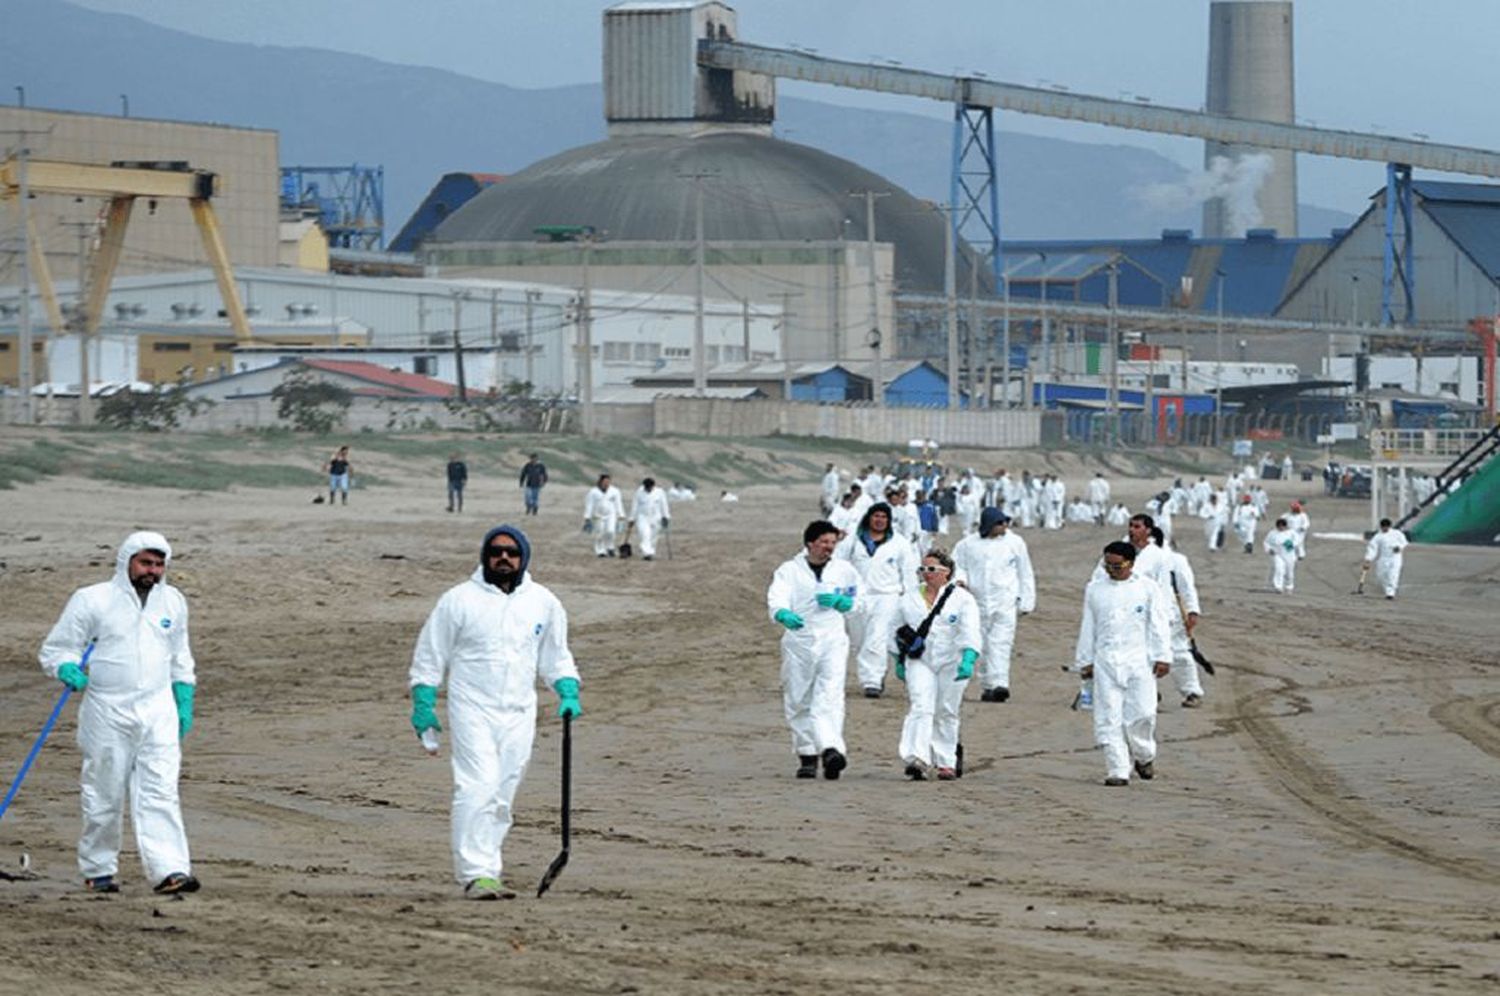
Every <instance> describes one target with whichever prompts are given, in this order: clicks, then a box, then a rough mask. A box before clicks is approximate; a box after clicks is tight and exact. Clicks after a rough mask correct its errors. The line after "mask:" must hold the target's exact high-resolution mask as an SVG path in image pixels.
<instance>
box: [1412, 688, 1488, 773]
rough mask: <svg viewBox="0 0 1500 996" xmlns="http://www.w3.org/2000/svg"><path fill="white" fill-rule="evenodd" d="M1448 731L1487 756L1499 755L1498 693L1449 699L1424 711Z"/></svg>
mask: <svg viewBox="0 0 1500 996" xmlns="http://www.w3.org/2000/svg"><path fill="white" fill-rule="evenodd" d="M1427 715H1429V716H1431V717H1432V718H1433V720H1435V721H1436V722H1437V723H1439V724H1440V725H1441V726H1442V727H1443V728H1444V729H1446V730H1447V731H1448V732H1449V733H1453V734H1456V735H1458V736H1460V737H1463V738H1464V739H1465V740H1467V741H1468V742H1469V743H1471V744H1473V745H1474V746H1475V747H1478V748H1479V749H1480V750H1482V751H1484V752H1485V753H1486V754H1488V755H1489V756H1490V757H1495V758H1500V695H1490V696H1486V697H1484V698H1477V699H1476V698H1470V697H1468V696H1465V697H1463V698H1458V699H1453V700H1451V701H1449V702H1443V703H1440V704H1438V705H1435V706H1433V707H1432V710H1431V711H1430V712H1429V713H1428V714H1427Z"/></svg>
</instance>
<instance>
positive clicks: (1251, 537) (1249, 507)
mask: <svg viewBox="0 0 1500 996" xmlns="http://www.w3.org/2000/svg"><path fill="white" fill-rule="evenodd" d="M1259 519H1260V513H1259V512H1257V511H1256V510H1255V503H1254V502H1251V501H1242V502H1240V503H1239V504H1238V505H1236V506H1235V507H1234V514H1233V515H1232V516H1231V517H1230V520H1229V521H1230V522H1232V523H1233V524H1234V534H1235V535H1236V536H1238V537H1239V540H1240V542H1241V543H1243V544H1245V546H1246V547H1251V546H1254V545H1255V523H1256V521H1257V520H1259ZM1247 552H1248V551H1247Z"/></svg>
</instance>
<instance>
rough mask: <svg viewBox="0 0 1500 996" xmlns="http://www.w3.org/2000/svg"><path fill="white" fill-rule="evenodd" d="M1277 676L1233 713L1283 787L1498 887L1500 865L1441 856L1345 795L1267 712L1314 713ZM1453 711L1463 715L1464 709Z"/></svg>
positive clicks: (1409, 855)
mask: <svg viewBox="0 0 1500 996" xmlns="http://www.w3.org/2000/svg"><path fill="white" fill-rule="evenodd" d="M1277 680H1278V681H1280V682H1281V683H1282V685H1281V687H1279V688H1268V689H1261V690H1258V691H1252V692H1248V693H1246V694H1236V695H1235V697H1234V705H1233V711H1234V716H1235V718H1236V719H1237V720H1238V721H1239V723H1240V729H1242V730H1243V731H1244V732H1245V733H1246V734H1247V735H1248V737H1249V739H1250V742H1251V744H1252V745H1253V746H1254V747H1255V748H1256V749H1257V750H1258V751H1259V752H1260V753H1261V754H1262V755H1263V756H1264V757H1265V759H1266V760H1267V761H1268V762H1270V772H1271V774H1272V775H1273V776H1274V778H1275V781H1276V783H1277V784H1279V785H1280V787H1281V788H1282V789H1283V790H1285V791H1286V792H1287V793H1289V794H1290V795H1291V796H1292V797H1293V798H1295V799H1297V800H1298V801H1299V802H1301V803H1302V804H1303V805H1305V806H1306V807H1307V808H1309V809H1310V810H1312V811H1313V812H1314V813H1316V814H1317V815H1318V816H1319V817H1321V818H1322V819H1323V820H1324V821H1325V822H1327V823H1328V824H1329V825H1330V826H1332V827H1333V828H1334V829H1335V830H1338V831H1340V832H1341V833H1343V834H1345V835H1346V836H1350V837H1353V838H1354V839H1356V840H1359V841H1361V842H1362V843H1365V844H1369V845H1371V846H1374V847H1378V848H1381V849H1382V850H1385V851H1388V852H1390V853H1392V854H1394V855H1397V856H1398V857H1402V858H1406V859H1408V860H1411V861H1416V862H1419V863H1421V864H1424V865H1427V866H1429V867H1432V868H1436V869H1438V870H1440V871H1444V872H1447V873H1448V874H1450V875H1454V876H1457V877H1459V878H1463V879H1467V880H1469V881H1473V882H1481V883H1484V884H1486V885H1500V869H1496V868H1495V867H1493V866H1491V865H1489V864H1486V863H1485V862H1483V861H1479V860H1475V859H1472V858H1464V857H1456V856H1453V855H1447V854H1442V853H1439V852H1438V851H1436V850H1433V849H1431V848H1429V847H1426V846H1423V845H1421V844H1418V843H1416V842H1415V841H1414V840H1413V839H1412V838H1411V837H1410V835H1408V834H1407V833H1405V832H1404V831H1402V830H1400V829H1399V828H1397V827H1395V826H1392V825H1391V824H1389V823H1387V822H1386V821H1385V820H1382V819H1381V818H1380V817H1378V816H1377V815H1375V813H1374V812H1372V811H1371V810H1369V809H1366V808H1365V807H1363V806H1359V805H1356V804H1354V803H1351V802H1350V801H1349V800H1348V799H1347V798H1344V796H1346V795H1347V794H1348V793H1347V791H1346V789H1345V788H1344V786H1343V785H1342V784H1341V783H1340V781H1339V778H1338V776H1337V775H1336V774H1334V773H1333V772H1332V771H1330V770H1328V769H1327V768H1324V767H1322V766H1320V765H1319V764H1317V763H1316V762H1314V761H1313V760H1311V759H1310V758H1309V756H1308V751H1307V750H1305V749H1302V748H1299V747H1298V746H1297V745H1296V744H1294V743H1293V742H1292V740H1291V738H1289V737H1288V736H1287V735H1286V734H1285V733H1284V732H1282V730H1281V729H1280V727H1279V726H1278V725H1277V724H1276V721H1275V718H1274V717H1272V716H1270V715H1268V714H1267V713H1266V712H1265V711H1264V707H1265V706H1266V705H1268V704H1269V703H1270V702H1271V701H1272V700H1275V699H1278V698H1288V699H1290V700H1291V701H1292V702H1293V704H1294V705H1295V706H1296V709H1295V711H1294V715H1301V714H1303V713H1311V712H1313V708H1312V704H1311V703H1310V702H1308V700H1307V699H1306V697H1305V696H1303V695H1302V694H1301V692H1302V689H1301V686H1299V685H1298V684H1297V683H1296V682H1294V681H1291V680H1289V679H1286V678H1278V679H1277ZM1459 701H1460V702H1462V701H1463V700H1459ZM1438 708H1439V709H1443V708H1444V707H1442V706H1440V707H1438ZM1454 712H1455V714H1457V715H1461V714H1462V710H1455V711H1454ZM1439 721H1440V722H1441V720H1439ZM1459 721H1460V722H1462V720H1461V719H1460V720H1459ZM1445 725H1446V724H1445ZM1455 732H1457V731H1455ZM1460 735H1463V734H1460ZM1466 739H1467V738H1466Z"/></svg>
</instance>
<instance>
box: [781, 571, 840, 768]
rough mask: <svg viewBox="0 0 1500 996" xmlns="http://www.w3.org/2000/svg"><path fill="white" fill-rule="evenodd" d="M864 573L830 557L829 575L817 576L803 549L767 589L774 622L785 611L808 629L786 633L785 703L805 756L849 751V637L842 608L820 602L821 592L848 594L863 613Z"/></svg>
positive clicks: (794, 742)
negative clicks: (846, 744) (846, 719)
mask: <svg viewBox="0 0 1500 996" xmlns="http://www.w3.org/2000/svg"><path fill="white" fill-rule="evenodd" d="M859 587H860V579H859V573H858V572H857V571H856V570H855V569H854V568H853V567H852V566H850V565H849V563H848V562H846V561H843V560H839V559H838V558H836V557H830V558H829V560H828V563H826V564H824V565H823V576H822V577H821V578H819V577H818V576H817V575H816V574H814V573H813V568H812V565H811V564H809V563H808V562H807V551H806V550H803V551H802V552H800V553H798V554H797V555H796V556H795V557H793V558H792V559H791V560H788V561H787V562H786V563H784V564H782V565H781V566H780V567H778V568H776V573H775V574H774V575H772V577H771V587H770V588H769V589H767V591H766V608H767V610H768V613H769V615H770V616H771V618H772V621H775V618H776V613H777V611H778V610H780V609H789V610H790V611H792V612H795V613H796V614H797V615H799V616H801V617H802V621H803V624H804V625H803V627H802V628H801V629H797V630H791V629H785V627H782V626H781V624H780V623H777V626H778V628H781V629H782V630H783V632H782V634H781V703H782V708H783V710H784V711H785V714H786V722H787V726H789V727H791V730H792V749H793V750H795V751H796V752H797V755H798V756H799V757H807V756H810V755H814V754H822V753H823V751H825V750H827V749H828V748H830V747H832V748H833V749H834V750H837V751H838V752H839V753H840V754H846V753H848V751H847V750H846V748H845V747H844V676H845V674H846V673H847V672H848V668H849V634H848V633H847V632H846V631H845V629H844V619H843V616H842V614H840V613H839V611H838V610H837V609H834V608H830V607H827V606H823V605H819V604H818V600H817V599H818V595H819V594H831V595H848V596H850V597H851V598H853V599H854V609H853V610H851V611H858V609H859V602H860V595H859Z"/></svg>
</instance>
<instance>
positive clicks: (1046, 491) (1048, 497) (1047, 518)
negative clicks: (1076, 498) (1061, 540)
mask: <svg viewBox="0 0 1500 996" xmlns="http://www.w3.org/2000/svg"><path fill="white" fill-rule="evenodd" d="M1067 499H1068V486H1067V485H1066V484H1064V483H1063V482H1062V479H1061V478H1059V477H1058V476H1057V475H1056V474H1048V475H1047V481H1046V483H1045V484H1044V485H1043V486H1042V493H1041V496H1040V499H1039V500H1040V501H1041V502H1042V519H1043V523H1042V524H1043V526H1044V527H1045V528H1047V529H1061V528H1062V527H1063V506H1064V505H1066V504H1067Z"/></svg>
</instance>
